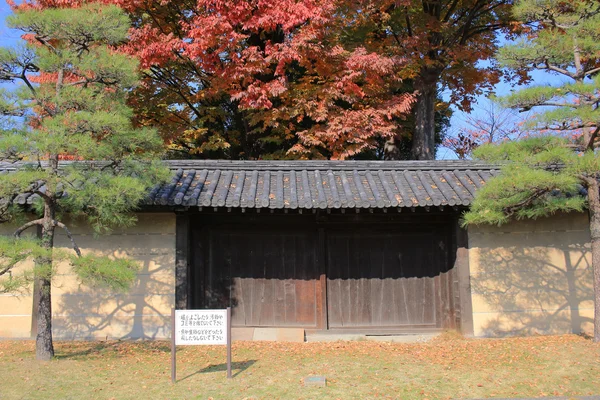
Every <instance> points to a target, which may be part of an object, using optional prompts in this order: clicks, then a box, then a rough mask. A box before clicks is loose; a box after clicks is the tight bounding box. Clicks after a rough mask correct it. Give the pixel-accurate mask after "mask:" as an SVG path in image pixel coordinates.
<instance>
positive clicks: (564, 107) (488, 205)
mask: <svg viewBox="0 0 600 400" xmlns="http://www.w3.org/2000/svg"><path fill="white" fill-rule="evenodd" d="M515 15H516V16H517V17H518V18H521V19H522V20H524V21H534V22H533V23H532V25H531V29H532V31H531V32H530V33H529V34H528V36H527V37H524V38H523V39H522V40H521V41H520V42H517V43H516V44H514V45H510V46H507V47H505V48H503V49H502V51H501V52H500V60H501V62H503V63H504V65H506V66H508V67H512V68H514V69H516V70H521V71H522V70H525V71H530V70H534V69H543V70H547V71H549V72H553V73H556V74H559V75H560V76H561V77H562V78H563V81H564V78H568V80H570V82H569V81H568V82H566V83H564V84H562V85H560V86H533V87H529V88H526V89H523V90H521V91H518V92H515V93H513V94H511V95H510V96H507V97H506V98H504V99H501V101H502V102H503V103H504V104H505V105H507V106H509V107H513V108H519V109H521V110H529V109H531V108H536V107H547V108H544V109H542V111H541V112H540V113H539V114H537V115H536V116H535V118H534V119H533V120H532V121H531V122H530V128H531V129H537V130H540V131H544V132H545V133H546V134H547V135H546V136H542V137H538V138H532V139H528V140H525V141H521V142H512V143H504V144H501V145H498V146H494V145H489V146H483V147H481V148H479V149H477V150H475V152H474V157H475V158H479V159H482V160H486V161H490V162H508V163H507V164H506V165H505V166H504V167H503V168H502V173H501V175H500V176H499V177H497V178H494V179H493V180H491V181H490V182H488V184H486V186H485V187H484V188H483V189H481V190H480V191H479V192H478V193H477V196H476V199H475V202H474V203H473V206H472V208H471V210H470V211H469V212H468V213H467V214H466V215H465V223H466V224H480V223H492V224H503V223H506V222H508V221H509V220H510V219H513V218H516V219H522V218H537V217H541V216H545V215H549V214H553V213H555V212H569V211H582V210H584V209H585V208H586V207H587V209H588V210H589V215H590V231H591V245H592V266H593V269H594V292H595V307H594V312H595V317H594V341H595V342H600V192H599V190H600V184H599V180H600V156H599V154H598V153H597V152H596V151H595V148H596V145H597V138H598V135H599V133H600V110H598V104H599V102H600V76H599V75H598V72H600V68H599V66H600V63H599V59H598V56H599V54H600V4H599V3H597V2H589V1H569V2H567V1H559V0H542V1H540V0H522V1H520V2H519V3H518V4H517V5H516V6H515ZM548 133H553V134H558V135H556V136H552V135H549V134H548ZM583 194H585V196H583Z"/></svg>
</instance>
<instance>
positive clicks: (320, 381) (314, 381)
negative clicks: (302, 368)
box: [304, 376, 327, 387]
mask: <svg viewBox="0 0 600 400" xmlns="http://www.w3.org/2000/svg"><path fill="white" fill-rule="evenodd" d="M304 386H318V387H325V386H327V380H326V379H325V377H324V376H307V377H306V378H304Z"/></svg>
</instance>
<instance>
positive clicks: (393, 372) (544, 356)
mask: <svg viewBox="0 0 600 400" xmlns="http://www.w3.org/2000/svg"><path fill="white" fill-rule="evenodd" d="M56 355H57V357H56V359H55V360H53V361H51V362H37V361H35V359H34V343H33V342H31V341H18V342H16V341H4V342H0V371H1V376H2V383H0V398H1V399H48V398H53V399H112V398H114V399H196V398H198V399H209V398H213V399H244V398H248V399H250V398H268V399H271V398H285V399H349V398H360V399H363V398H378V397H382V398H401V399H423V398H430V399H434V398H465V397H466V398H469V397H470V398H480V397H527V396H531V397H536V396H558V395H562V396H569V395H597V394H600V379H599V378H598V377H599V376H600V345H597V344H594V343H592V342H591V341H590V340H589V339H585V338H583V337H579V336H574V335H568V336H550V337H534V338H511V339H478V340H465V339H462V338H459V337H456V335H445V336H443V337H442V338H440V339H436V340H434V341H433V342H430V343H420V344H398V343H380V342H371V341H361V342H334V343H267V342H237V343H234V345H233V362H234V370H233V374H234V378H233V379H232V380H227V379H226V372H225V347H214V346H197V347H192V346H190V347H180V348H179V350H178V352H177V367H178V371H177V376H178V382H177V384H175V385H172V384H171V382H170V347H169V343H167V342H160V341H154V342H119V341H109V342H56ZM309 375H324V376H325V377H326V378H327V387H325V388H318V387H303V385H302V381H303V378H305V377H307V376H309Z"/></svg>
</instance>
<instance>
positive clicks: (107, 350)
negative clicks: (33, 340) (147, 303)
mask: <svg viewBox="0 0 600 400" xmlns="http://www.w3.org/2000/svg"><path fill="white" fill-rule="evenodd" d="M131 345H132V342H122V341H108V342H79V343H76V344H69V345H68V346H64V345H62V346H61V345H59V346H57V347H58V348H57V349H56V354H55V359H56V360H81V359H84V358H90V357H102V356H109V357H111V356H112V357H122V356H126V355H130V354H131V353H135V352H136V351H137V350H141V351H148V352H161V353H169V352H170V351H171V347H170V346H169V345H167V344H158V343H156V342H154V343H152V342H139V346H135V347H132V346H131Z"/></svg>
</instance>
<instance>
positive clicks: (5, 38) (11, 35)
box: [0, 0, 559, 158]
mask: <svg viewBox="0 0 600 400" xmlns="http://www.w3.org/2000/svg"><path fill="white" fill-rule="evenodd" d="M10 13H11V10H10V7H9V6H8V5H7V4H6V2H5V1H4V0H0V47H11V46H14V45H15V44H16V43H17V42H18V41H19V38H20V32H19V31H16V30H13V29H9V28H8V27H7V26H6V24H5V19H6V17H7V16H8V15H10ZM533 78H534V84H536V85H539V84H550V85H552V84H558V83H559V80H558V78H557V77H556V76H555V75H550V74H548V73H543V72H535V73H534V74H533ZM515 89H518V87H517V88H514V87H512V86H511V85H509V84H507V83H504V82H501V83H499V84H498V85H497V86H496V87H495V94H496V95H497V96H503V95H506V94H508V93H510V91H511V90H515ZM487 103H489V100H488V99H487V98H486V97H484V96H480V97H478V98H477V103H476V104H475V105H474V107H473V112H472V113H471V114H470V115H471V116H474V117H477V116H478V115H483V110H484V109H485V108H486V107H487ZM468 116H469V114H465V113H463V112H461V111H459V110H456V109H455V110H454V115H453V117H452V121H451V130H453V131H457V130H460V129H461V127H463V126H465V120H466V119H467V117H468ZM521 117H523V118H525V116H521V115H517V116H516V118H517V119H519V118H521ZM438 158H455V155H454V154H453V153H452V151H451V150H449V149H444V148H441V149H439V151H438Z"/></svg>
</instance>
